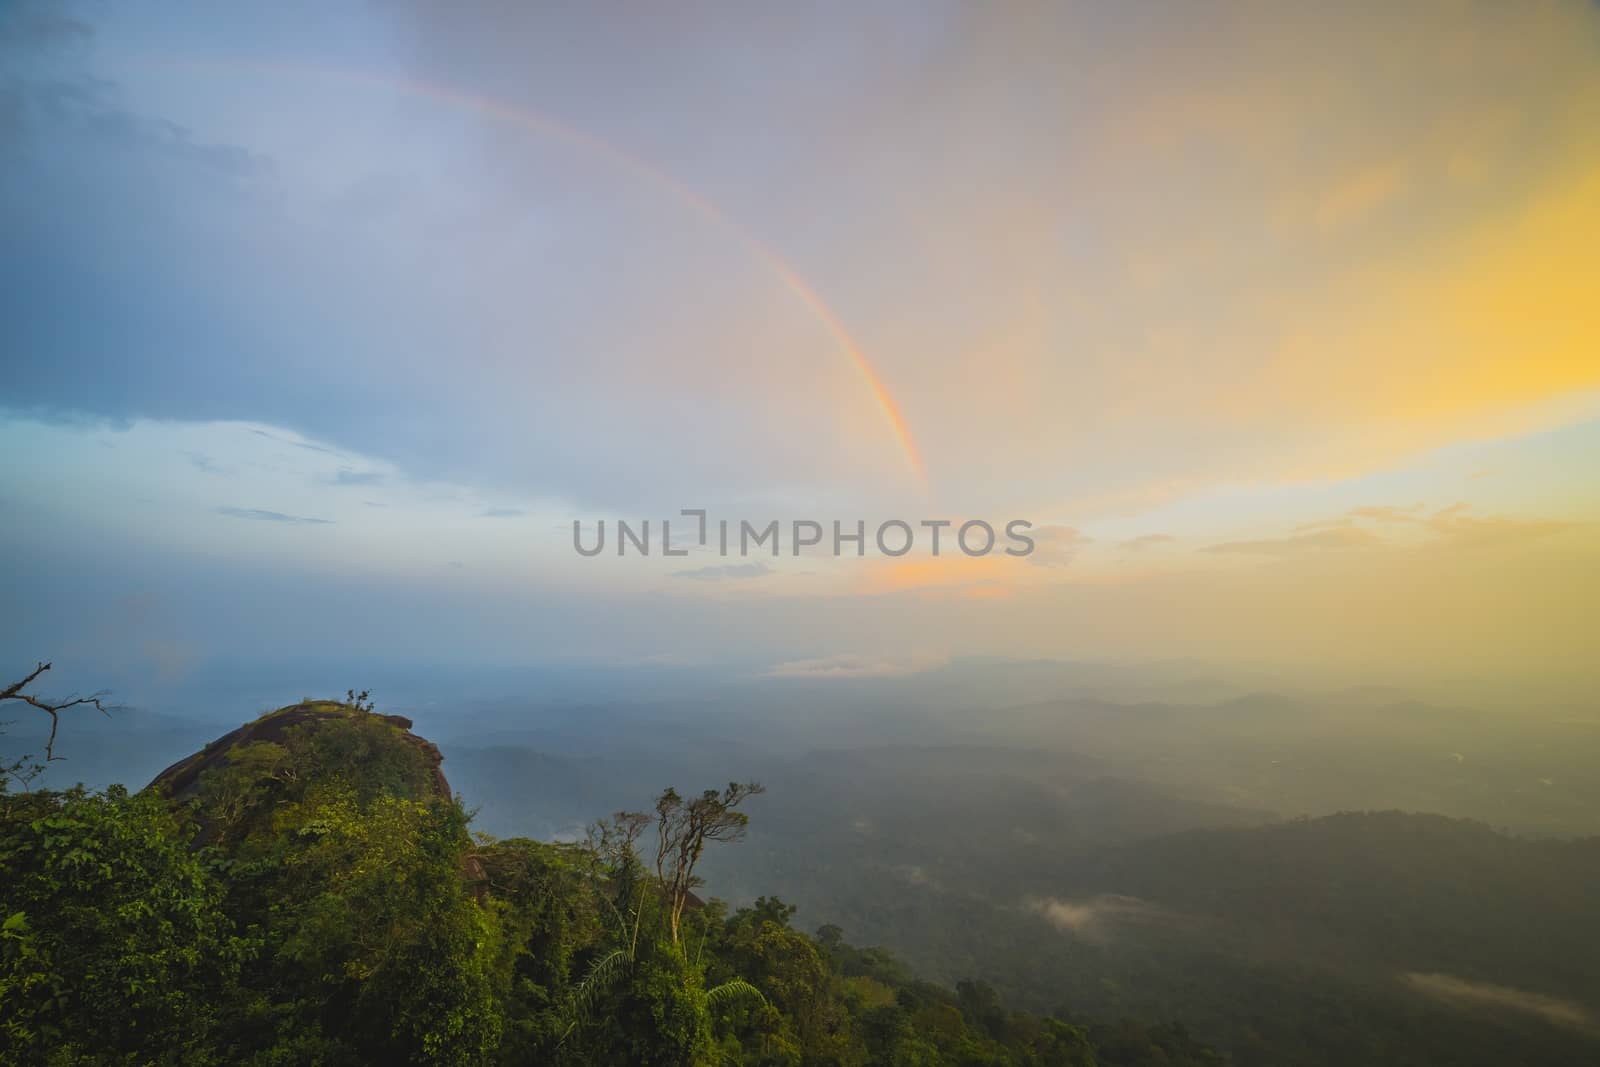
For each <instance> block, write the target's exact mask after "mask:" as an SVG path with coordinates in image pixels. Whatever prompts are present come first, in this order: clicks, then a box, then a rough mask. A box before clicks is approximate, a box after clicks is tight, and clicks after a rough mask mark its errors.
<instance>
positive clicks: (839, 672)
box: [766, 655, 945, 678]
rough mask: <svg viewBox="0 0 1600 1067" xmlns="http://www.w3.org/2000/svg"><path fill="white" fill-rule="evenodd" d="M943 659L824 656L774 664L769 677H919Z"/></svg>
mask: <svg viewBox="0 0 1600 1067" xmlns="http://www.w3.org/2000/svg"><path fill="white" fill-rule="evenodd" d="M944 662H945V661H944V659H943V658H942V657H937V656H927V655H922V656H910V657H904V658H894V657H879V656H857V655H843V656H825V657H823V658H821V659H796V660H790V661H788V662H787V663H779V664H776V665H774V666H773V667H772V668H771V669H769V670H768V671H767V672H766V676H767V677H768V678H895V677H899V676H901V675H905V674H920V673H922V672H923V671H926V670H930V669H932V668H934V667H937V666H939V665H941V664H943V663H944Z"/></svg>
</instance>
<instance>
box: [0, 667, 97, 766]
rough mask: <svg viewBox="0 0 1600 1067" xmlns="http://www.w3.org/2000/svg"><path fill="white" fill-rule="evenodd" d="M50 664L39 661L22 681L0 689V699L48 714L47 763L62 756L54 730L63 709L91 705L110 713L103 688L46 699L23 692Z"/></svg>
mask: <svg viewBox="0 0 1600 1067" xmlns="http://www.w3.org/2000/svg"><path fill="white" fill-rule="evenodd" d="M50 666H51V665H50V664H49V663H40V664H39V665H38V666H36V667H34V669H33V671H32V672H31V673H30V674H29V675H28V676H27V677H26V678H24V679H22V681H20V682H13V683H12V684H11V685H8V686H6V688H5V689H0V701H4V700H17V701H20V702H22V703H24V704H27V705H28V706H29V707H33V708H38V709H39V710H40V711H42V712H44V713H45V714H46V715H48V716H50V738H49V740H47V741H46V742H45V743H44V758H45V762H46V763H49V762H50V761H52V760H59V759H62V758H63V757H61V756H57V755H56V753H55V746H56V731H57V730H58V729H59V728H60V726H61V713H62V712H63V711H66V710H67V709H69V708H76V707H91V708H94V709H95V710H96V711H98V712H100V714H102V715H106V716H109V715H110V714H111V708H110V707H108V706H107V705H106V704H105V702H104V701H105V697H106V693H105V692H104V691H103V690H102V691H101V692H98V693H92V694H90V695H89V696H86V697H67V698H66V699H65V700H46V699H44V698H43V697H37V696H34V695H33V694H31V693H24V692H23V690H24V689H26V688H27V687H28V686H29V685H30V684H31V683H32V682H33V681H34V679H36V678H38V677H39V675H41V674H43V673H44V672H45V671H47V670H49V669H50Z"/></svg>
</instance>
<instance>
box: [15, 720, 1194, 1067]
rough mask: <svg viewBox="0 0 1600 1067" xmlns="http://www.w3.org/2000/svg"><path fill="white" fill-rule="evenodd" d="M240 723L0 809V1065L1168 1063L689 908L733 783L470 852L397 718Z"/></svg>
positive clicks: (1108, 1029) (1091, 1032) (434, 764)
mask: <svg viewBox="0 0 1600 1067" xmlns="http://www.w3.org/2000/svg"><path fill="white" fill-rule="evenodd" d="M365 696H366V695H365V694H364V693H363V694H359V695H358V694H352V695H351V699H350V702H349V703H330V702H304V703H302V704H299V705H294V706H292V707H289V708H284V709H281V710H279V711H277V712H274V713H272V714H270V715H267V716H263V717H262V718H261V719H258V720H256V722H254V723H251V724H248V725H247V726H246V727H242V728H241V729H240V730H238V731H234V733H232V734H230V735H228V736H227V737H225V738H223V739H221V740H219V741H218V742H217V743H215V744H213V745H211V746H208V747H207V748H206V749H205V750H204V751H202V752H200V753H197V754H196V755H195V756H193V757H191V758H190V759H187V760H184V761H182V762H180V763H179V764H177V765H175V766H174V767H172V768H170V769H169V770H168V771H167V772H165V773H164V774H163V775H161V776H160V777H159V778H158V779H157V780H156V782H154V783H153V784H152V785H151V787H150V788H149V789H147V790H145V791H143V792H141V793H138V794H129V793H128V792H127V791H126V790H125V789H122V788H120V787H114V788H112V789H109V790H107V791H105V792H103V793H89V792H85V791H83V790H70V791H66V792H48V791H36V792H25V791H23V792H18V791H14V790H9V789H7V788H5V787H3V786H0V872H3V878H0V921H3V924H4V925H3V930H0V1062H5V1063H16V1064H51V1065H58V1064H110V1063H125V1064H147V1063H159V1064H184V1065H203V1064H213V1063H214V1064H236V1063H256V1064H306V1063H320V1064H364V1063H372V1064H401V1063H419V1064H423V1063H425V1064H483V1063H507V1064H526V1063H542V1064H556V1065H561V1064H608V1065H609V1064H661V1065H700V1064H750V1065H756V1064H760V1065H790V1064H793V1065H800V1064H893V1065H908V1067H909V1065H938V1064H961V1065H996V1067H998V1065H1007V1064H1016V1065H1035V1067H1068V1065H1072V1067H1082V1065H1093V1064H1104V1065H1130V1067H1132V1065H1141V1067H1142V1065H1146V1064H1149V1065H1156V1064H1160V1065H1184V1064H1209V1063H1220V1062H1222V1059H1221V1057H1220V1056H1219V1055H1218V1054H1217V1053H1215V1052H1214V1051H1212V1050H1210V1049H1207V1048H1206V1047H1204V1046H1203V1045H1201V1044H1199V1043H1198V1042H1196V1041H1194V1040H1193V1039H1191V1038H1190V1037H1189V1036H1188V1034H1187V1033H1186V1032H1185V1031H1184V1030H1183V1029H1182V1028H1181V1027H1177V1026H1167V1027H1160V1028H1153V1029H1151V1028H1145V1027H1142V1026H1139V1025H1136V1024H1133V1023H1122V1024H1119V1025H1116V1026H1105V1025H1095V1024H1091V1023H1084V1022H1077V1021H1068V1020H1065V1019H1060V1018H1040V1017H1037V1016H1032V1015H1025V1014H1020V1013H1016V1012H1012V1011H1009V1010H1007V1009H1006V1008H1005V1007H1004V1006H1002V1005H1001V1004H1000V1003H999V1001H998V999H997V997H996V995H995V993H994V991H993V990H992V989H991V988H989V987H988V986H987V985H985V984H984V983H981V982H963V983H961V984H960V985H959V986H958V987H957V988H956V989H955V990H954V991H952V990H949V989H945V988H941V987H938V986H934V985H931V984H928V983H926V982H920V981H917V980H916V979H914V978H912V977H911V976H910V975H909V974H907V973H906V972H905V971H904V970H903V969H902V968H901V967H900V966H899V965H898V964H897V963H896V962H895V961H894V960H893V959H891V958H890V957H888V956H887V955H886V954H884V953H883V952H881V951H878V950H873V949H859V948H855V947H852V946H850V945H849V944H847V943H846V942H845V941H844V939H843V936H842V934H841V932H840V931H839V930H838V929H837V928H833V927H825V928H824V929H822V930H821V931H819V932H818V934H817V935H816V936H815V937H812V936H809V935H807V934H804V933H802V932H800V931H799V930H796V929H795V928H794V926H793V919H794V909H793V908H792V907H789V906H787V905H785V904H783V903H781V902H780V901H778V900H777V899H775V898H769V897H762V898H760V899H759V900H757V901H756V903H755V904H754V905H753V906H751V907H746V908H740V909H737V910H732V911H730V910H729V908H728V907H727V906H725V905H724V904H722V903H721V902H719V901H715V900H712V901H710V902H702V901H701V900H700V899H699V898H698V897H697V896H696V895H695V894H694V892H693V889H694V888H695V887H697V886H699V885H700V877H699V875H698V874H697V873H696V867H697V865H698V863H699V861H700V859H701V857H702V855H703V854H704V851H705V848H706V846H707V845H708V844H709V843H711V842H715V841H733V840H737V839H738V838H739V837H741V836H742V835H743V832H744V828H745V825H746V821H747V819H746V816H745V815H744V814H743V813H741V812H738V811H736V810H734V809H736V808H737V807H738V805H739V804H740V803H741V802H742V800H744V799H745V798H746V797H748V796H750V795H751V794H752V793H754V792H758V791H759V788H760V787H759V786H756V785H754V784H753V783H751V784H746V785H730V786H729V787H728V788H727V789H726V790H722V791H717V790H708V791H706V792H704V793H702V794H699V795H698V796H694V797H692V798H690V799H685V798H684V797H682V796H680V795H679V794H678V793H676V792H675V791H673V790H670V789H669V790H667V791H665V792H664V793H663V794H662V795H661V797H660V799H659V800H658V802H657V805H656V807H655V810H654V812H653V813H651V814H640V813H628V812H624V813H619V814H618V815H616V816H614V817H612V818H610V819H606V820H603V821H601V822H599V823H597V824H595V826H594V828H593V830H592V831H591V834H590V836H589V839H588V840H587V841H586V842H584V843H582V844H556V843H547V842H540V841H534V840H530V839H526V838H512V839H506V840H494V839H490V838H488V837H486V836H483V835H479V836H477V837H474V836H473V835H472V834H471V833H470V832H469V829H468V824H469V816H468V814H467V812H465V811H464V810H463V808H462V806H461V804H460V802H459V801H458V800H457V799H456V798H455V797H453V796H452V795H451V794H450V792H449V789H448V786H446V785H445V783H444V780H443V777H442V775H440V774H439V766H438V762H439V757H438V752H437V750H435V749H434V748H433V747H432V746H431V745H429V744H428V743H427V742H425V741H422V740H421V739H420V738H417V737H415V736H414V735H412V734H411V733H410V732H409V726H410V724H409V722H407V721H406V720H404V719H399V718H396V717H390V716H383V715H377V714H374V713H373V712H372V711H371V706H370V704H369V703H367V702H366V700H365Z"/></svg>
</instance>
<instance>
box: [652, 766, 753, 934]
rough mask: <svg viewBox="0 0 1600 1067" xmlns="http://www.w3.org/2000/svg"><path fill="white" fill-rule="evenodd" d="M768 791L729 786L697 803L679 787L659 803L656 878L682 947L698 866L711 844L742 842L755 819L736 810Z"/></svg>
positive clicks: (750, 784)
mask: <svg viewBox="0 0 1600 1067" xmlns="http://www.w3.org/2000/svg"><path fill="white" fill-rule="evenodd" d="M764 792H766V790H765V789H764V788H763V787H762V786H761V785H760V784H759V783H757V782H746V783H744V784H742V785H741V784H739V783H738V782H729V783H728V788H727V789H724V790H723V791H722V792H721V793H718V792H717V791H716V790H715V789H707V790H706V791H705V792H704V793H701V794H700V795H699V796H698V797H695V798H694V799H692V800H684V799H683V798H682V797H681V796H679V795H678V791H677V790H676V789H668V790H667V791H666V792H664V793H662V794H661V796H660V797H659V798H658V799H657V800H656V835H657V837H656V877H657V878H659V879H660V881H661V887H662V891H663V893H665V895H666V898H667V922H668V927H669V929H670V930H671V931H672V943H673V944H674V945H677V944H679V937H678V931H679V927H680V926H681V924H682V920H683V909H684V906H685V905H686V904H687V903H688V901H689V892H690V890H692V889H693V888H694V887H695V886H697V885H700V884H701V882H700V879H698V878H696V877H695V873H694V868H695V865H696V864H698V863H699V862H700V857H701V855H702V854H704V852H705V849H706V843H707V842H709V841H739V840H742V839H743V837H744V834H745V827H747V826H748V825H749V823H750V816H748V815H746V814H744V813H743V812H741V811H735V810H734V809H735V808H737V807H738V806H739V805H740V804H742V803H743V802H744V801H745V800H746V799H747V798H749V797H752V796H755V795H756V794H758V793H764Z"/></svg>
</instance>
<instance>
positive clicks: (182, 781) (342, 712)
mask: <svg viewBox="0 0 1600 1067" xmlns="http://www.w3.org/2000/svg"><path fill="white" fill-rule="evenodd" d="M355 716H366V717H367V719H368V720H369V721H377V722H383V723H387V724H389V725H390V726H392V727H394V728H395V732H396V735H397V739H398V740H400V741H401V742H403V743H405V744H407V745H411V746H413V747H415V748H416V749H417V751H418V753H419V754H420V755H421V756H422V758H423V759H425V760H426V761H427V764H428V766H429V767H431V768H432V771H433V789H434V794H435V795H436V796H438V797H439V798H440V799H442V800H449V799H450V798H451V796H452V795H453V794H452V793H451V792H450V783H449V782H448V781H447V780H446V779H445V776H444V771H443V770H442V769H441V764H443V763H444V756H443V755H442V754H441V753H440V752H439V749H438V746H436V745H435V744H434V743H433V742H432V741H429V740H427V739H425V738H422V737H418V736H417V735H416V734H414V733H412V732H411V720H410V719H408V718H406V717H405V716H403V715H379V714H376V713H374V712H367V711H360V710H358V709H356V708H353V707H351V706H350V705H348V704H340V703H337V702H335V701H331V700H313V701H307V702H304V703H300V704H291V705H289V706H288V707H285V708H279V709H278V710H277V711H272V712H268V713H267V714H265V715H263V716H261V717H260V718H259V719H256V720H254V721H253V722H247V723H245V724H244V725H243V726H241V727H239V728H238V729H237V730H231V731H229V732H228V733H225V734H223V735H222V736H221V737H219V738H217V739H216V740H215V741H213V742H211V743H210V744H209V745H207V746H206V747H205V748H203V749H201V750H200V751H199V752H196V753H195V754H194V755H192V756H186V757H184V758H183V759H181V760H179V761H178V762H177V763H174V764H173V765H172V766H170V767H168V768H167V769H166V770H164V771H162V772H161V773H160V774H158V775H156V777H155V779H154V780H153V781H152V782H151V783H150V785H149V787H148V788H150V789H152V790H156V791H159V792H160V793H162V794H164V795H165V796H167V797H169V798H171V799H172V800H174V801H178V802H184V801H188V800H191V799H193V798H194V797H195V795H196V794H197V793H198V791H199V786H200V776H201V775H202V774H203V773H204V772H206V771H208V770H213V769H217V768H220V767H223V766H225V765H226V764H227V762H228V759H229V755H230V754H231V753H233V752H236V751H237V750H239V749H240V748H242V747H243V746H245V745H249V744H253V743H256V742H270V743H272V744H280V745H281V744H283V743H284V742H285V741H286V740H287V739H288V732H289V731H290V730H292V729H295V728H297V727H308V726H309V727H311V728H312V729H315V726H316V724H317V723H319V722H327V721H333V720H338V719H348V718H352V717H355ZM419 799H421V798H419Z"/></svg>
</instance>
